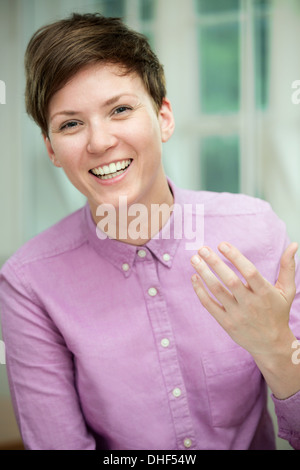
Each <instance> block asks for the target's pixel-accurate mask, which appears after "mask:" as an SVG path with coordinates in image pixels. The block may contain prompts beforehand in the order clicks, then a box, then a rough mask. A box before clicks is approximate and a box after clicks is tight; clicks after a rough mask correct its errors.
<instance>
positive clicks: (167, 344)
mask: <svg viewBox="0 0 300 470" xmlns="http://www.w3.org/2000/svg"><path fill="white" fill-rule="evenodd" d="M160 344H161V345H162V346H163V347H164V348H167V347H168V346H169V344H170V341H169V340H168V338H164V339H162V340H161V342H160Z"/></svg>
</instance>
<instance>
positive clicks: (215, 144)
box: [201, 136, 240, 193]
mask: <svg viewBox="0 0 300 470" xmlns="http://www.w3.org/2000/svg"><path fill="white" fill-rule="evenodd" d="M201 172H202V174H201V181H202V189H203V190H207V191H217V192H222V191H225V192H231V193H238V192H239V190H240V184H239V139H238V137H237V136H230V137H206V138H204V139H203V140H202V141H201Z"/></svg>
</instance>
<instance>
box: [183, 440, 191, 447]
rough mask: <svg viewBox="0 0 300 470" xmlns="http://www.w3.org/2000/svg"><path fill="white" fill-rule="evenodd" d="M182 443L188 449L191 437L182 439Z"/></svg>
mask: <svg viewBox="0 0 300 470" xmlns="http://www.w3.org/2000/svg"><path fill="white" fill-rule="evenodd" d="M183 445H184V447H186V448H187V449H188V448H189V447H191V445H192V441H191V439H188V438H186V439H184V441H183Z"/></svg>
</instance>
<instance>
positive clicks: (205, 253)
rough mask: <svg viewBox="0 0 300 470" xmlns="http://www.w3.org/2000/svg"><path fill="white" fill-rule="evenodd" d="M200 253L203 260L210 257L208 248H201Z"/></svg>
mask: <svg viewBox="0 0 300 470" xmlns="http://www.w3.org/2000/svg"><path fill="white" fill-rule="evenodd" d="M199 252H200V255H201V256H202V258H208V257H209V251H208V249H207V248H201V250H199Z"/></svg>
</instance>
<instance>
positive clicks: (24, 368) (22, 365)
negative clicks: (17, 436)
mask: <svg viewBox="0 0 300 470" xmlns="http://www.w3.org/2000/svg"><path fill="white" fill-rule="evenodd" d="M49 294H50V295H51V293H49ZM0 310H1V324H2V334H3V339H4V343H5V350H6V365H7V373H8V380H9V385H10V390H11V397H12V402H13V406H14V410H15V414H16V419H17V422H18V425H19V428H20V433H21V435H22V439H23V443H24V446H25V448H26V449H31V450H93V449H95V442H94V438H93V437H92V435H91V434H90V433H89V431H88V428H87V426H86V424H85V421H84V417H83V414H82V412H81V409H80V403H79V398H78V395H77V393H76V387H75V373H74V365H73V358H72V354H71V352H70V351H69V350H68V348H67V346H66V344H65V341H64V338H63V337H62V335H61V334H60V332H59V331H58V329H57V328H56V326H55V325H54V323H53V322H52V320H51V318H49V315H48V314H47V312H46V311H44V309H43V306H42V305H41V304H40V303H39V301H38V300H37V299H35V296H34V294H33V292H31V289H30V285H29V283H25V280H24V279H22V280H21V276H20V273H18V274H17V269H16V268H15V269H13V266H12V265H11V264H10V263H9V262H8V263H6V265H5V266H4V268H3V269H2V271H1V273H0Z"/></svg>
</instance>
